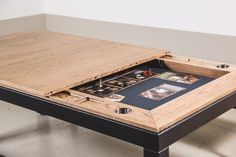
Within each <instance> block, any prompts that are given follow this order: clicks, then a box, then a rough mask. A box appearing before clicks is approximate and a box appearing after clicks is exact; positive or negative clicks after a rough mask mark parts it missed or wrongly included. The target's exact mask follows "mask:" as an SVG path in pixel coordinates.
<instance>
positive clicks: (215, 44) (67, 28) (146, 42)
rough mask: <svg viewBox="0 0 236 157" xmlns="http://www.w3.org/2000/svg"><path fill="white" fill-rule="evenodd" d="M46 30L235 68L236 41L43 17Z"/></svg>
mask: <svg viewBox="0 0 236 157" xmlns="http://www.w3.org/2000/svg"><path fill="white" fill-rule="evenodd" d="M46 29H47V30H49V31H56V32H63V33H67V34H73V35H81V36H87V37H94V38H100V39H105V40H112V41H118V42H124V43H129V44H135V45H141V46H146V47H159V48H164V49H168V50H171V51H172V53H174V54H177V55H184V56H190V57H197V58H203V59H210V60H216V61H222V62H228V63H233V64H236V60H235V58H236V44H235V42H236V37H231V36H223V35H213V34H205V33H196V32H187V31H179V30H170V29H162V28H153V27H144V26H136V25H129V24H120V23H111V22H103V21H95V20H87V19H80V18H74V17H66V16H58V15H46Z"/></svg>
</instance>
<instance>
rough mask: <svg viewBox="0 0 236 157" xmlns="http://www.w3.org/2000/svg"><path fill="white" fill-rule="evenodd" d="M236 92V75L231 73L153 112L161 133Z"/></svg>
mask: <svg viewBox="0 0 236 157" xmlns="http://www.w3.org/2000/svg"><path fill="white" fill-rule="evenodd" d="M235 91H236V73H235V72H231V73H229V74H226V75H225V76H222V77H220V78H218V79H216V80H214V81H212V82H210V83H208V84H206V85H204V86H201V87H199V88H197V89H195V90H193V91H191V92H189V93H187V94H184V95H182V96H180V97H178V98H176V99H174V100H172V101H170V102H167V103H166V104H164V105H162V106H160V107H157V108H155V109H153V110H152V111H151V113H152V115H153V118H154V121H155V123H156V127H157V132H160V131H162V130H164V129H166V128H168V127H170V126H171V125H173V124H175V123H177V122H179V121H180V120H182V119H184V118H186V117H188V116H189V115H191V114H193V113H195V112H197V111H199V110H201V109H203V108H205V107H207V106H208V105H210V104H211V103H213V102H215V101H217V100H219V99H221V98H223V97H224V96H227V95H228V94H231V93H233V92H235Z"/></svg>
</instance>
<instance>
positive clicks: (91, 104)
mask: <svg viewBox="0 0 236 157" xmlns="http://www.w3.org/2000/svg"><path fill="white" fill-rule="evenodd" d="M73 92H74V94H75V95H76V94H77V95H78V96H79V97H76V96H72V95H68V94H66V93H58V94H55V95H52V96H50V100H54V101H58V102H60V103H63V104H64V105H69V106H71V107H74V108H77V109H80V110H83V111H87V112H90V113H94V114H97V115H99V116H102V117H106V118H109V119H113V120H116V121H120V122H123V123H126V124H130V125H133V126H136V127H139V128H144V129H146V130H149V131H152V132H156V131H157V130H156V125H155V123H154V121H153V118H152V115H151V113H150V111H148V110H144V109H141V108H137V107H134V106H130V105H127V104H122V103H118V102H112V101H108V100H105V99H102V98H100V99H99V98H98V97H93V96H91V95H87V94H84V93H81V92H77V91H73ZM80 96H81V97H83V96H84V97H87V96H88V97H89V98H90V100H86V99H81V97H80ZM81 100H82V101H81ZM118 108H129V109H131V110H132V112H130V113H128V114H118V113H115V110H116V109H118Z"/></svg>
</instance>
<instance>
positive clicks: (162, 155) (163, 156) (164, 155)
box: [144, 148, 169, 157]
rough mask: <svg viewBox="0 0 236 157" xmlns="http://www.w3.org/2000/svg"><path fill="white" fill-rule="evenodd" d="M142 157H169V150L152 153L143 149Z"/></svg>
mask: <svg viewBox="0 0 236 157" xmlns="http://www.w3.org/2000/svg"><path fill="white" fill-rule="evenodd" d="M144 157H169V148H166V149H164V150H162V151H160V152H153V151H150V150H147V149H144Z"/></svg>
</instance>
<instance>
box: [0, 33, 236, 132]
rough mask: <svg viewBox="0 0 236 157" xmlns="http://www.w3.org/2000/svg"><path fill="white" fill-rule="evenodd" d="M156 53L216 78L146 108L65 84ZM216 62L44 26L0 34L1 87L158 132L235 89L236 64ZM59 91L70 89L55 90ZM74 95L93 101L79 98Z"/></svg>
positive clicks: (180, 68) (92, 77)
mask: <svg viewBox="0 0 236 157" xmlns="http://www.w3.org/2000/svg"><path fill="white" fill-rule="evenodd" d="M160 57H162V59H163V60H165V64H166V65H167V66H168V67H170V68H171V69H174V70H177V71H180V72H187V73H195V74H200V75H201V74H202V75H206V76H210V77H214V78H215V80H214V81H212V82H210V83H207V84H206V85H203V86H201V87H199V88H197V89H195V90H193V91H191V92H188V93H186V94H184V95H182V96H180V97H178V98H176V99H174V100H172V101H169V102H167V103H166V104H163V105H162V106H160V107H156V108H154V109H153V110H150V111H149V110H144V109H141V108H138V107H135V106H131V105H128V104H123V103H118V102H111V101H107V100H105V99H102V98H100V99H98V98H97V97H94V96H90V95H89V96H88V95H85V94H84V93H78V92H76V91H72V90H71V89H70V88H72V87H75V86H77V85H80V84H83V83H86V82H89V81H91V80H95V79H98V78H99V77H103V76H107V75H109V74H112V73H114V72H118V71H122V70H124V69H127V68H129V67H132V66H135V65H137V64H141V63H144V62H147V61H150V60H152V59H157V58H160ZM218 64H221V63H217V62H209V61H205V60H199V59H192V58H186V57H174V56H171V55H170V54H169V52H168V51H165V50H160V49H151V48H144V47H139V46H133V45H128V44H122V43H115V42H109V41H104V40H98V39H91V38H84V37H78V36H71V35H65V34H62V33H54V32H47V31H35V32H26V33H17V34H13V35H8V36H3V37H0V86H4V87H8V88H13V89H16V90H20V91H23V92H26V93H29V94H32V95H37V96H39V97H43V98H45V99H49V100H52V101H59V102H60V103H62V104H64V105H69V106H71V107H74V108H79V109H81V110H84V111H87V112H90V113H94V114H98V115H100V116H103V117H106V118H109V119H113V120H116V121H121V122H123V123H126V124H130V125H133V126H136V127H139V128H143V129H146V130H150V131H153V132H161V131H163V130H165V129H166V128H168V127H170V126H172V125H173V124H176V123H178V122H179V121H181V120H182V119H184V118H186V117H188V116H190V115H191V114H193V113H196V112H197V111H199V110H201V109H203V108H205V107H207V106H209V105H210V104H212V103H213V102H216V101H218V100H219V99H221V98H223V97H225V96H227V95H229V94H231V93H234V92H236V70H235V69H236V66H234V65H230V67H229V68H228V69H219V68H218V67H217V65H218ZM63 90H65V91H67V92H66V93H68V92H69V93H70V94H69V95H67V94H66V95H65V94H63V93H57V92H60V91H63ZM54 93H57V94H54ZM73 94H75V95H76V94H79V95H81V96H82V97H85V98H87V97H90V98H91V100H95V101H90V100H89V101H84V102H81V100H80V99H79V98H78V97H76V96H74V95H73ZM49 95H50V96H49ZM46 96H49V97H46ZM85 100H87V99H85ZM120 107H124V108H130V109H132V112H131V113H130V114H126V115H121V114H117V113H115V112H114V110H115V109H117V108H120Z"/></svg>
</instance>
